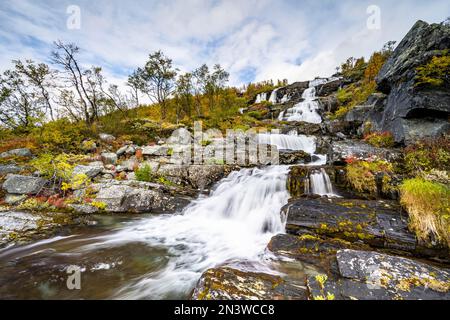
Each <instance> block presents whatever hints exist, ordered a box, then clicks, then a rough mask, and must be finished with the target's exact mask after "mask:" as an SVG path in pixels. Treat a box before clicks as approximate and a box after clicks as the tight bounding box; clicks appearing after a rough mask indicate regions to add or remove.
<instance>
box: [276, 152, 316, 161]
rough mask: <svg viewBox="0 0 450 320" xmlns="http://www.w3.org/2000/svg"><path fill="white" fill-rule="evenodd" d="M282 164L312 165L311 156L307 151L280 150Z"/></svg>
mask: <svg viewBox="0 0 450 320" xmlns="http://www.w3.org/2000/svg"><path fill="white" fill-rule="evenodd" d="M279 153H280V164H295V163H310V162H311V155H310V154H309V153H307V152H305V151H301V150H297V151H291V150H279Z"/></svg>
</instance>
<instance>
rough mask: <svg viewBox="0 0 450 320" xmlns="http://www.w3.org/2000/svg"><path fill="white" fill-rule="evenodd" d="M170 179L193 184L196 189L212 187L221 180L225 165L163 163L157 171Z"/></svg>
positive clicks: (188, 184)
mask: <svg viewBox="0 0 450 320" xmlns="http://www.w3.org/2000/svg"><path fill="white" fill-rule="evenodd" d="M157 173H158V174H160V175H163V176H164V177H166V178H167V179H169V180H170V181H172V182H174V183H176V184H181V185H187V186H191V187H193V188H195V189H204V188H207V187H210V186H211V185H212V184H213V183H215V182H217V181H219V180H220V179H221V178H222V177H223V176H224V174H225V167H224V166H222V165H188V166H187V165H176V164H166V165H161V166H160V167H159V169H158V171H157Z"/></svg>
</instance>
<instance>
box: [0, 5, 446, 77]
mask: <svg viewBox="0 0 450 320" xmlns="http://www.w3.org/2000/svg"><path fill="white" fill-rule="evenodd" d="M70 5H77V6H79V8H80V10H81V28H80V29H79V30H69V29H68V28H67V24H66V22H67V19H68V18H69V15H68V14H67V12H66V10H67V7H68V6H70ZM370 5H376V6H378V7H379V8H380V13H381V20H380V29H375V30H373V29H369V28H368V27H367V20H368V18H369V16H370V15H369V14H368V13H367V8H368V7H369V6H370ZM448 16H450V1H448V0H429V1H422V0H403V1H402V0H397V1H390V0H385V1H384V0H383V1H377V0H370V1H365V0H353V1H352V0H347V1H345V0H343V1H335V0H315V1H312V0H311V1H308V0H305V1H303V0H285V1H283V0H278V1H273V0H272V1H271V0H210V1H206V0H165V1H162V0H160V1H151V0H147V1H143V0H135V1H133V0H128V1H123V0H122V1H116V0H96V1H92V0H91V1H85V0H40V1H37V0H0V70H4V69H6V68H8V67H9V66H10V61H11V60H12V59H18V58H21V59H25V58H31V59H34V60H37V61H48V56H49V52H50V51H51V48H52V42H53V41H55V40H57V39H61V40H63V41H70V42H75V43H77V44H78V45H79V46H80V47H81V48H82V49H83V52H82V53H83V54H82V56H81V60H82V63H83V64H84V65H86V66H90V65H100V66H102V67H103V69H104V71H105V73H106V75H107V76H108V77H109V78H110V79H111V80H112V81H111V82H115V83H116V84H119V85H121V84H122V83H123V82H124V81H125V79H126V76H127V74H128V73H129V72H130V71H131V70H133V69H135V68H136V67H138V66H141V65H143V64H144V62H145V60H146V58H147V56H148V54H149V53H150V52H152V51H155V50H158V49H161V50H163V51H164V52H165V53H166V55H168V56H170V57H171V58H172V59H173V60H174V63H175V64H176V66H177V67H178V68H180V69H181V70H182V71H189V70H192V69H194V68H195V67H197V66H199V65H201V64H203V63H207V64H210V65H212V64H215V63H220V64H222V65H223V66H224V67H225V68H226V69H227V70H228V71H229V72H230V73H231V84H233V85H240V84H243V83H245V82H248V81H255V80H256V81H259V80H264V79H283V78H287V79H288V80H289V81H290V82H293V81H297V80H308V79H312V78H314V77H316V76H329V75H331V74H332V73H333V72H334V71H335V67H336V66H337V65H339V63H340V62H342V61H343V60H345V59H346V58H347V57H348V56H369V55H370V53H371V52H373V51H374V50H377V49H380V48H381V47H382V46H383V44H384V43H385V42H387V41H388V40H401V38H402V37H403V36H404V35H405V34H406V32H407V31H408V30H409V29H410V28H411V26H412V25H413V24H414V22H415V21H416V20H418V19H422V20H425V21H427V22H440V21H443V20H444V19H445V18H446V17H448Z"/></svg>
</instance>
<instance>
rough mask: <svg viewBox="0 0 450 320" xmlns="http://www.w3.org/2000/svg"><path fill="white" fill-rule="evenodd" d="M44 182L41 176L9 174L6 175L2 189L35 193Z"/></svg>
mask: <svg viewBox="0 0 450 320" xmlns="http://www.w3.org/2000/svg"><path fill="white" fill-rule="evenodd" d="M46 183H47V180H44V179H42V178H37V177H30V176H21V175H16V174H10V175H8V176H6V181H5V182H4V183H3V189H4V190H6V191H7V192H8V193H11V194H37V193H38V192H40V191H41V190H42V189H43V188H44V186H45V184H46Z"/></svg>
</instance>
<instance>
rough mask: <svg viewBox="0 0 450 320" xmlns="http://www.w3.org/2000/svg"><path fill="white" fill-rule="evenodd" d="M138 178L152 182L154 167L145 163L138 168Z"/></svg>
mask: <svg viewBox="0 0 450 320" xmlns="http://www.w3.org/2000/svg"><path fill="white" fill-rule="evenodd" d="M135 173H136V180H138V181H144V182H151V181H152V180H153V178H154V177H153V172H152V168H151V167H150V166H149V165H144V166H142V167H141V168H139V169H137V170H136V172H135Z"/></svg>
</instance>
